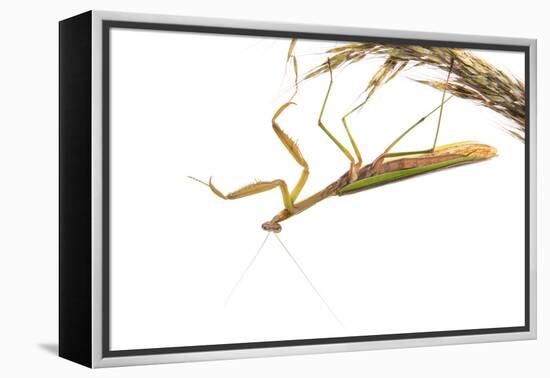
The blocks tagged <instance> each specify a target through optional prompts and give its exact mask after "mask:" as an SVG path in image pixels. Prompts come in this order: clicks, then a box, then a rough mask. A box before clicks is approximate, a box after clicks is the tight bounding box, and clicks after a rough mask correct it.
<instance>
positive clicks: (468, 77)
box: [302, 43, 525, 140]
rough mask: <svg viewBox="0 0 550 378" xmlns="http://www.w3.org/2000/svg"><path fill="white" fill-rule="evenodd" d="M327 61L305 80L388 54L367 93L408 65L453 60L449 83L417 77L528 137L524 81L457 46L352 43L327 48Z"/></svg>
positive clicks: (439, 65)
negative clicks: (490, 113)
mask: <svg viewBox="0 0 550 378" xmlns="http://www.w3.org/2000/svg"><path fill="white" fill-rule="evenodd" d="M326 53H327V54H329V57H328V61H325V62H324V63H323V64H320V65H319V66H317V67H315V68H313V69H312V70H311V71H309V72H308V73H307V74H306V75H305V76H304V77H303V78H302V80H308V79H310V78H314V77H316V76H319V75H321V74H323V73H326V72H328V67H329V66H328V64H329V62H330V65H331V68H332V69H333V70H334V69H336V68H344V67H346V66H347V65H349V64H353V63H355V62H358V61H360V60H362V59H363V58H365V57H366V56H368V55H377V56H382V57H385V58H386V61H385V62H384V64H383V65H382V66H381V67H380V69H379V70H378V71H377V72H376V73H375V75H374V77H373V79H372V80H371V81H370V83H369V84H368V87H367V89H366V90H365V92H367V93H368V94H367V96H369V97H370V95H371V94H372V93H373V92H374V90H376V89H377V88H378V87H380V85H382V84H383V83H385V82H387V81H389V80H391V79H392V78H394V77H395V76H396V75H397V74H398V73H399V72H400V71H401V70H403V69H404V68H405V67H406V66H422V65H425V66H430V67H435V68H438V69H441V70H443V71H444V72H448V71H449V67H450V64H451V62H454V63H453V69H452V75H451V78H450V80H449V83H448V84H446V83H445V82H444V81H437V80H417V81H418V82H419V83H422V84H426V85H430V86H432V87H434V88H436V89H439V90H443V89H445V88H446V89H447V91H448V92H449V93H451V94H453V95H454V96H457V97H460V98H465V99H469V100H473V101H475V102H477V103H479V104H481V105H483V106H485V107H487V108H489V109H492V110H494V111H495V112H497V113H499V114H502V115H503V116H505V117H507V118H508V119H510V120H512V121H514V122H513V124H512V125H509V126H508V125H504V128H505V130H506V131H507V132H509V133H510V134H511V135H513V136H514V137H517V138H519V139H521V140H524V139H525V85H524V83H523V82H521V81H520V80H518V79H517V78H514V77H510V76H508V75H507V74H506V73H505V72H503V71H502V70H500V69H498V68H496V67H494V66H493V65H491V64H490V63H489V62H487V61H485V60H484V59H482V58H480V57H478V56H476V55H475V54H473V53H471V52H469V51H466V50H463V49H458V48H446V47H424V46H408V45H380V44H376V43H349V44H345V45H342V46H338V47H336V48H333V49H330V50H328V51H327V52H326Z"/></svg>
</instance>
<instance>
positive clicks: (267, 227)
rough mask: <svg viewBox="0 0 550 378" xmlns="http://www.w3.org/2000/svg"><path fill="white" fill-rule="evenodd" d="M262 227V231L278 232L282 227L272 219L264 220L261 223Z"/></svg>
mask: <svg viewBox="0 0 550 378" xmlns="http://www.w3.org/2000/svg"><path fill="white" fill-rule="evenodd" d="M262 229H263V230H264V231H268V232H275V233H277V234H278V233H279V232H281V230H282V229H283V228H282V227H281V225H280V224H279V223H277V222H274V221H269V222H265V223H264V224H262Z"/></svg>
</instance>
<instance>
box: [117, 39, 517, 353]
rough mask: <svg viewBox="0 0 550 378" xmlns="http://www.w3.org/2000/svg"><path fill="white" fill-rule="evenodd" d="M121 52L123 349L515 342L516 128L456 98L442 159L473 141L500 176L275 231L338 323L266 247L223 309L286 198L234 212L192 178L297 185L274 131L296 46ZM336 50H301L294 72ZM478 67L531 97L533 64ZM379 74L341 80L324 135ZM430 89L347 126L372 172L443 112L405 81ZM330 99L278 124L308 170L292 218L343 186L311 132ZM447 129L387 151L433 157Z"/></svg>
mask: <svg viewBox="0 0 550 378" xmlns="http://www.w3.org/2000/svg"><path fill="white" fill-rule="evenodd" d="M111 33H112V43H111V54H112V55H111V56H112V58H111V62H112V68H111V75H110V76H111V78H112V79H111V80H112V84H111V88H112V89H111V109H112V117H111V201H110V202H111V250H110V255H111V285H112V286H111V293H112V297H111V306H112V307H111V309H112V310H111V317H112V318H111V319H112V323H111V330H112V333H111V337H112V341H111V348H112V349H114V350H118V349H140V348H155V347H167V346H184V345H201V344H202V345H205V344H206V345H208V344H223V343H234V342H251V341H271V340H289V339H306V338H316V337H317V338H318V337H331V336H348V335H355V336H358V335H373V334H387V333H408V332H419V331H420V332H421V331H445V330H456V329H475V328H492V327H513V326H521V325H523V324H524V311H525V302H524V260H525V252H524V251H525V241H524V225H525V220H524V218H525V217H524V212H525V206H524V202H525V197H524V185H525V184H524V164H525V163H524V148H525V147H524V145H523V143H521V142H520V141H518V140H517V139H515V138H512V137H510V136H509V135H508V134H507V133H505V132H503V131H502V129H501V128H499V127H498V124H499V123H500V124H505V123H509V121H508V120H506V119H503V118H502V117H501V116H498V115H495V114H494V113H493V112H491V111H489V110H487V109H485V108H483V107H480V106H478V105H475V104H473V103H472V102H470V101H465V100H461V99H453V101H450V102H448V103H447V105H446V106H445V111H444V114H443V122H442V125H441V130H440V138H439V140H438V144H439V145H441V144H445V143H452V142H458V141H463V140H478V141H481V142H484V143H488V144H491V145H493V146H495V147H497V148H498V157H496V158H494V159H492V160H490V161H487V162H484V163H480V164H476V165H471V166H464V167H460V168H456V169H451V170H445V171H441V172H438V173H437V174H433V175H427V176H423V177H419V178H415V179H413V180H406V181H403V182H400V183H396V184H394V185H390V186H386V187H384V188H379V189H375V190H372V191H367V192H364V193H359V194H355V195H352V196H345V197H341V198H331V199H329V200H326V201H324V202H322V203H319V204H317V205H316V206H315V207H314V208H312V209H309V210H307V211H306V212H304V213H302V214H299V215H298V216H296V217H295V218H292V219H291V220H288V221H285V222H283V223H281V224H282V226H283V232H282V233H281V234H280V238H281V239H282V240H284V242H285V244H286V245H287V246H288V248H289V249H290V251H291V253H292V255H293V256H294V257H295V258H296V259H297V260H298V261H299V264H300V265H301V266H303V269H304V270H305V271H306V272H307V274H308V276H310V278H311V280H312V282H313V283H314V286H315V287H316V288H317V289H318V290H319V291H320V292H321V293H322V296H323V297H324V299H325V300H326V301H327V302H328V304H329V306H330V307H331V309H332V311H334V313H335V314H336V316H337V317H338V318H339V319H340V321H341V322H342V324H339V322H338V320H336V319H334V318H332V317H331V314H330V311H329V310H327V309H326V308H324V306H323V302H322V300H320V299H319V298H318V297H317V295H316V294H315V292H314V291H313V290H312V288H311V287H309V285H308V282H307V280H306V279H304V277H302V275H301V274H300V271H299V269H298V268H297V267H296V266H294V264H293V262H292V260H291V259H290V258H289V257H288V256H287V255H286V254H285V252H284V249H283V248H282V246H281V245H279V243H278V242H277V240H276V239H275V238H271V239H270V240H269V241H268V242H267V244H266V246H265V249H264V250H262V251H261V254H260V255H259V257H258V260H257V261H256V262H255V264H254V265H253V266H252V267H251V269H250V271H249V274H248V275H247V276H245V277H244V279H243V281H242V283H241V284H240V285H239V286H238V287H237V289H236V291H235V293H234V296H233V297H232V298H231V301H230V302H229V303H228V304H227V306H224V302H225V298H226V297H227V296H228V293H229V292H230V290H231V288H232V287H233V285H234V283H235V282H236V281H237V279H238V277H239V276H240V274H241V272H243V270H244V269H245V267H246V266H247V264H248V261H249V260H251V258H252V256H253V255H254V254H255V251H256V249H257V248H258V245H259V244H260V240H262V239H263V238H264V237H265V232H264V231H263V230H261V229H260V224H261V223H262V222H264V221H266V220H268V219H271V217H272V216H273V215H274V214H275V213H276V212H277V211H279V210H280V209H281V208H282V201H281V196H280V192H279V190H273V191H271V192H269V193H262V194H261V195H256V196H252V197H248V198H245V199H239V200H236V201H230V202H224V201H222V200H221V199H219V198H217V197H216V196H214V195H213V194H212V193H211V192H210V190H208V189H207V188H206V187H204V186H202V185H199V184H197V183H196V182H194V181H191V180H189V179H188V178H187V175H195V176H199V177H202V178H203V179H205V180H206V179H207V177H208V176H209V175H214V179H215V180H214V181H215V182H216V184H217V185H219V187H220V188H222V190H224V191H227V190H235V189H236V188H237V187H239V186H242V185H244V184H247V183H250V182H251V181H252V180H253V178H257V179H261V180H273V179H275V178H283V179H285V180H287V182H288V183H289V185H294V182H295V180H297V176H298V175H299V172H300V167H299V166H297V164H296V163H295V162H294V161H293V159H292V158H291V157H290V156H289V155H288V153H287V151H286V149H285V148H284V147H283V146H282V145H281V143H280V141H279V140H278V139H277V138H276V136H275V135H274V133H273V131H272V129H271V124H270V120H271V117H272V114H273V113H274V111H275V109H276V108H277V107H278V106H280V104H281V103H284V102H285V101H287V99H288V98H289V97H290V95H291V93H292V86H291V83H293V80H294V77H293V75H292V72H291V70H288V71H289V72H288V73H289V74H288V75H286V76H285V77H283V73H284V65H285V60H286V54H287V50H288V45H289V40H288V39H270V38H268V39H266V38H257V37H236V36H229V35H224V36H220V35H204V34H202V35H199V34H195V33H181V32H156V31H143V30H139V31H135V30H120V29H114V30H113V31H112V32H111ZM334 46H335V43H334V42H330V41H329V42H322V41H307V40H300V41H299V42H298V43H297V45H296V47H295V53H296V54H297V56H298V58H297V59H298V67H299V69H300V72H307V71H308V70H309V69H311V68H312V67H315V66H316V65H318V64H319V63H320V62H323V61H324V57H323V56H322V55H320V52H322V51H326V50H327V49H329V48H331V47H334ZM475 53H476V54H479V55H481V56H484V57H485V58H487V59H489V61H490V62H491V63H493V64H495V65H497V66H499V67H501V68H502V69H504V70H507V71H508V72H509V74H510V75H514V76H516V77H518V78H519V79H520V80H523V78H522V77H523V73H524V54H523V53H510V52H487V51H475ZM382 62H383V59H372V58H371V59H369V60H365V61H363V62H361V63H357V64H354V65H352V66H350V67H348V68H346V69H345V70H342V71H339V70H337V71H336V72H335V82H334V85H333V90H332V92H331V94H330V97H329V100H328V105H327V108H326V112H325V116H324V121H325V123H326V125H327V127H329V128H330V129H331V130H332V132H333V133H334V135H336V137H338V138H339V139H340V140H342V142H343V143H344V144H345V145H348V146H349V142H348V141H347V139H346V137H345V133H344V129H343V127H342V124H341V121H340V118H341V116H342V114H344V113H345V112H346V111H348V110H349V109H351V108H352V107H353V106H354V105H355V103H356V102H357V98H358V96H359V94H360V93H361V92H362V91H363V90H364V88H365V85H366V84H367V82H368V80H369V78H370V77H372V75H373V73H374V72H375V71H376V70H377V69H378V67H380V65H381V64H382ZM434 74H435V73H434V72H433V70H426V69H425V68H417V69H412V70H409V71H405V72H403V73H402V74H401V75H399V76H398V77H397V78H395V79H394V80H392V81H391V82H390V83H389V84H387V85H385V86H383V87H382V88H380V89H379V91H378V92H377V93H376V95H375V96H373V98H372V99H371V100H370V101H369V103H368V104H367V105H366V106H365V108H364V110H363V111H361V112H358V113H356V114H354V116H352V117H350V118H349V120H348V123H349V125H350V128H351V130H352V132H353V134H354V137H355V139H356V141H357V143H358V145H359V147H360V149H361V150H362V152H363V155H364V158H365V159H366V161H371V160H372V159H374V157H375V156H376V155H377V154H379V153H380V152H381V151H383V149H384V147H385V146H387V145H388V144H389V143H390V142H391V141H392V140H394V139H395V138H396V137H397V136H398V135H399V134H400V133H401V132H402V131H403V130H404V129H406V128H407V127H408V126H409V125H411V124H413V123H414V122H416V120H417V119H419V118H420V117H422V116H423V115H425V114H427V113H428V112H429V111H430V110H432V109H434V108H435V107H436V106H437V105H439V103H440V101H441V93H440V92H438V91H436V90H434V89H433V88H430V87H427V86H425V85H422V84H419V83H416V82H414V81H412V80H410V78H409V77H430V76H431V77H433V75H434ZM441 76H443V77H445V75H444V74H443V75H441ZM328 80H329V78H328V76H323V77H320V78H318V79H316V80H310V81H306V82H304V83H303V84H302V85H300V90H299V93H298V95H297V96H296V97H295V99H294V101H295V102H296V103H297V105H296V106H294V107H292V108H290V109H288V110H287V111H286V112H285V113H284V114H283V115H282V116H281V117H280V119H279V122H280V124H281V126H282V127H283V128H284V129H285V130H286V132H287V133H288V134H290V135H291V136H292V137H295V138H296V139H297V140H298V141H299V145H300V148H301V150H302V152H303V154H304V156H305V158H306V159H307V160H308V161H309V166H310V178H309V180H308V182H307V184H306V186H305V188H304V190H303V192H302V195H301V197H299V199H300V198H304V197H305V196H307V195H309V194H312V193H314V192H315V191H318V190H321V189H322V188H323V187H325V186H326V185H328V183H330V182H332V181H334V180H335V179H336V178H338V177H339V176H340V175H342V174H343V173H344V172H345V170H347V169H348V167H349V162H348V161H347V160H346V158H345V156H344V155H343V154H342V153H341V152H340V151H339V150H338V149H337V148H336V146H335V145H334V144H333V143H332V142H331V141H330V140H329V139H328V137H327V136H326V135H324V134H323V133H322V131H321V130H320V129H319V128H318V127H317V124H316V120H317V117H318V115H319V112H320V107H321V104H322V101H323V99H324V95H325V92H326V88H327V86H328ZM436 126H437V113H436V114H435V115H433V116H432V117H430V118H429V119H427V120H426V121H425V122H424V123H423V124H422V125H421V126H419V127H418V128H417V129H415V130H414V131H413V132H411V133H410V134H409V135H407V137H406V138H405V139H403V141H402V143H400V144H399V145H398V146H397V147H396V149H395V151H403V150H409V151H411V150H420V149H423V148H426V147H427V146H429V145H431V143H433V135H434V133H435V129H436ZM350 149H351V147H350ZM290 187H292V186H290ZM138 330H139V332H138Z"/></svg>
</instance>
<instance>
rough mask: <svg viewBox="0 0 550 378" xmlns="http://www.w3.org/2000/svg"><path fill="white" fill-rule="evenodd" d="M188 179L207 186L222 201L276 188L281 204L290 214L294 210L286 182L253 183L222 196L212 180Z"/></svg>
mask: <svg viewBox="0 0 550 378" xmlns="http://www.w3.org/2000/svg"><path fill="white" fill-rule="evenodd" d="M189 178H190V179H192V180H195V181H198V182H200V183H201V184H204V185H206V186H208V187H209V188H210V190H211V191H212V192H213V193H214V194H215V195H217V196H218V197H220V198H222V199H224V200H234V199H238V198H243V197H248V196H251V195H254V194H259V193H263V192H266V191H268V190H271V189H275V188H277V187H278V188H279V189H281V195H282V196H283V203H284V205H285V208H286V209H287V210H288V211H290V212H292V210H293V209H294V206H293V201H292V200H291V199H290V194H289V192H288V186H287V185H286V182H285V181H284V180H273V181H257V182H255V183H252V184H249V185H246V186H243V187H242V188H240V189H237V190H235V191H233V192H230V193H228V194H223V193H222V192H221V191H220V190H219V189H218V188H217V187H216V186H214V184H213V183H212V178H210V180H208V182H204V181H202V180H199V179H197V178H195V177H192V176H189Z"/></svg>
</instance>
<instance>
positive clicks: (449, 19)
mask: <svg viewBox="0 0 550 378" xmlns="http://www.w3.org/2000/svg"><path fill="white" fill-rule="evenodd" d="M356 4H357V3H356V2H351V1H349V2H347V1H340V2H338V4H337V5H336V4H335V3H334V2H330V3H326V4H322V3H319V2H315V3H305V2H304V3H303V4H295V3H293V2H290V1H279V2H277V3H272V4H264V3H262V4H258V3H255V2H239V1H233V2H230V3H226V2H212V1H203V2H201V3H199V2H196V3H189V2H187V3H185V4H182V3H180V2H170V1H157V2H155V4H154V5H153V4H152V3H150V4H147V3H138V2H129V1H127V2H123V1H120V2H116V3H113V2H106V1H96V2H58V3H57V4H42V3H39V2H34V3H33V2H21V3H19V4H18V5H13V6H12V7H11V8H6V7H4V9H3V12H2V14H3V16H4V17H3V18H4V19H3V21H2V23H0V25H1V26H0V27H1V28H2V33H1V34H0V35H2V44H3V59H2V61H1V63H0V64H1V66H2V70H1V72H2V92H1V96H2V100H3V101H2V104H4V106H3V107H2V112H1V113H0V117H1V122H0V125H1V130H2V131H1V133H2V137H1V138H0V144H1V146H0V147H1V148H0V155H1V156H0V158H1V160H0V161H1V162H2V165H1V167H2V173H3V176H2V177H3V185H2V187H1V189H0V192H1V196H0V198H2V200H1V201H2V202H1V211H2V217H1V222H2V224H1V228H0V229H1V230H2V231H1V234H0V243H1V244H0V248H1V251H2V256H3V262H2V265H1V266H2V268H1V273H2V274H1V275H0V277H1V278H0V280H1V283H2V299H3V303H2V309H3V311H2V315H1V317H2V323H1V324H2V325H1V327H2V329H1V334H2V343H1V346H0V348H1V355H2V362H3V369H4V372H3V375H6V376H16V377H17V376H28V375H32V374H35V375H36V374H44V373H47V374H52V375H53V374H55V375H57V376H68V377H76V376H88V375H91V374H96V375H99V376H125V375H128V376H150V375H152V374H155V375H160V376H174V377H175V376H178V377H179V376H183V375H186V376H205V377H206V376H217V375H221V374H224V375H226V376H232V375H237V374H238V375H240V376H258V375H260V374H261V375H262V376H281V375H289V374H296V375H297V374H303V373H306V372H307V373H308V374H310V375H313V374H315V375H317V376H334V375H336V374H345V375H348V376H364V375H365V374H368V373H370V374H372V375H375V376H381V377H399V376H404V375H405V376H422V377H439V376H448V377H464V376H487V375H489V376H501V377H516V376H518V375H526V376H531V377H544V376H547V375H548V372H549V367H548V363H547V362H546V359H545V356H546V354H547V351H546V350H547V349H548V348H549V347H550V346H549V345H548V341H547V339H548V336H549V334H548V332H549V331H548V327H547V326H546V321H547V318H548V317H547V311H546V309H547V302H546V301H545V300H544V294H545V286H547V285H548V278H547V274H545V273H546V266H545V259H544V256H541V255H542V251H543V250H544V245H543V244H542V243H540V244H539V277H540V278H539V340H537V341H526V342H513V343H498V344H482V345H462V346H449V347H437V348H418V349H402V350H391V351H375V352H359V353H345V354H333V355H316V356H295V357H285V358H271V359H257V360H239V361H227V362H223V361H222V362H213V363H199V364H188V365H182V364H180V365H170V366H168V365H167V366H154V367H135V368H124V369H110V370H102V371H98V372H90V371H88V370H86V369H84V368H81V367H79V366H76V365H75V364H72V363H70V362H67V361H63V360H61V359H58V358H56V357H54V354H53V353H52V350H54V349H55V344H56V339H57V24H56V23H57V21H58V20H59V19H62V18H65V17H69V16H72V15H74V14H76V13H79V12H81V11H84V10H87V9H90V8H96V9H110V10H124V11H140V12H156V13H174V14H186V15H200V16H217V17H233V18H251V19H260V20H272V21H287V22H288V21H293V22H301V23H307V22H312V23H323V24H334V25H353V26H363V27H378V28H394V29H412V30H423V31H443V32H455V33H474V34H493V35H514V36H525V37H536V38H539V57H540V58H539V67H543V66H544V62H545V61H547V60H548V59H547V58H548V57H547V52H546V51H545V49H544V43H545V41H547V38H548V31H547V30H544V29H543V28H544V27H545V25H546V24H545V19H544V15H545V12H544V11H543V9H542V8H541V6H540V5H538V4H539V2H534V1H533V2H529V1H526V2H522V3H521V4H517V3H514V4H510V5H507V4H505V3H502V2H490V3H489V2H487V3H480V2H467V1H463V2H461V4H460V6H456V7H453V8H452V11H451V10H449V8H448V7H442V6H441V3H440V2H435V1H434V2H414V3H409V2H400V3H398V5H396V4H395V3H392V7H391V8H388V7H387V6H386V4H366V3H361V4H360V5H356ZM473 9H475V11H473ZM450 12H451V13H450ZM495 12H498V14H497V13H495ZM540 71H541V74H540V76H539V96H538V103H539V104H544V103H545V88H546V84H547V83H546V77H545V74H544V72H542V69H541V70H540ZM545 116H546V114H545V110H544V109H543V108H542V106H541V109H540V110H539V146H540V145H541V144H542V146H543V145H544V144H543V143H544V141H545V140H546V139H547V138H546V133H545V131H544V123H545ZM539 149H540V150H541V154H540V155H539V170H540V173H541V174H540V176H539V177H542V178H541V179H540V181H539V184H540V186H539V193H542V189H541V188H542V186H543V185H544V183H543V181H544V180H545V178H546V175H545V172H544V169H545V168H544V159H547V158H548V156H547V152H546V151H545V149H544V148H539ZM544 206H546V205H545V203H544V202H543V200H542V199H541V198H540V197H539V209H542V208H543V207H544ZM540 218H542V216H541V217H540ZM540 218H539V219H540ZM542 239H543V235H542V223H539V242H542Z"/></svg>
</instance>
